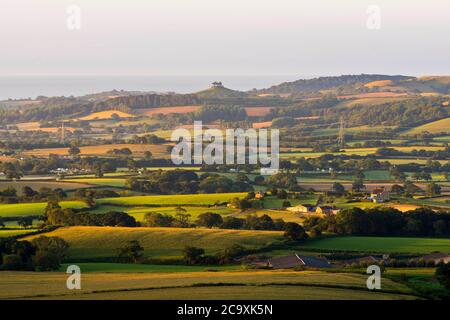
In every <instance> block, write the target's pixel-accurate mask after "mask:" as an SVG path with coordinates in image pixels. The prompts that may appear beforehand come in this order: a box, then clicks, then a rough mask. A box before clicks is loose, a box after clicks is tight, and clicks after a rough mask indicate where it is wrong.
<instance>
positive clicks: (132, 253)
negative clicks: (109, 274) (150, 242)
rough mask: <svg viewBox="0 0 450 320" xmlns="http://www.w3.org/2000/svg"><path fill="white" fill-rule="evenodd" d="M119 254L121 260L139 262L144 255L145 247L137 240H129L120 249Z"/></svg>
mask: <svg viewBox="0 0 450 320" xmlns="http://www.w3.org/2000/svg"><path fill="white" fill-rule="evenodd" d="M118 255H119V259H121V260H124V261H127V262H132V263H137V262H139V261H140V260H141V259H142V258H143V256H144V248H143V247H142V246H141V244H140V243H139V241H137V240H132V241H128V242H127V243H126V244H125V245H124V246H123V247H121V248H119V249H118Z"/></svg>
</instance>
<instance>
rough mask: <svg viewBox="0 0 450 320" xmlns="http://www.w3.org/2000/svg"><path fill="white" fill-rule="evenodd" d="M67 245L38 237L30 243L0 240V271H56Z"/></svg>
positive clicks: (56, 240) (59, 240) (55, 240)
mask: <svg viewBox="0 0 450 320" xmlns="http://www.w3.org/2000/svg"><path fill="white" fill-rule="evenodd" d="M68 248H69V245H68V243H67V242H66V241H64V240H63V239H61V238H58V237H46V236H40V237H37V238H35V239H33V240H32V241H31V242H30V241H26V240H22V241H18V240H16V239H13V238H2V239H0V270H28V271H33V270H35V271H51V270H58V269H59V268H60V265H61V262H62V261H63V260H64V258H65V257H66V254H67V250H68Z"/></svg>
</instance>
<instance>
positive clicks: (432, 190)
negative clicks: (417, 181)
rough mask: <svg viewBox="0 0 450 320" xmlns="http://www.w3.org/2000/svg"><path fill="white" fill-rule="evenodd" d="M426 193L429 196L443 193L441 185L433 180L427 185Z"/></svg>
mask: <svg viewBox="0 0 450 320" xmlns="http://www.w3.org/2000/svg"><path fill="white" fill-rule="evenodd" d="M426 194H427V196H429V197H435V196H438V195H440V194H441V186H440V185H438V184H436V183H434V182H432V183H429V184H428V185H427V188H426Z"/></svg>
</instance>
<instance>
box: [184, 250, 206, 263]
mask: <svg viewBox="0 0 450 320" xmlns="http://www.w3.org/2000/svg"><path fill="white" fill-rule="evenodd" d="M204 254H205V250H204V249H202V248H196V247H191V246H186V247H184V249H183V259H184V261H186V263H187V264H198V263H201V262H202V261H203V258H204V257H203V255H204Z"/></svg>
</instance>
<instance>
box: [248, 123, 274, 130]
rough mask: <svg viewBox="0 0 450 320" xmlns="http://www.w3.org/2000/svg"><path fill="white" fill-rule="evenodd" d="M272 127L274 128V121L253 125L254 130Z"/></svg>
mask: <svg viewBox="0 0 450 320" xmlns="http://www.w3.org/2000/svg"><path fill="white" fill-rule="evenodd" d="M271 126H272V121H265V122H253V124H252V127H253V129H263V128H270V127H271Z"/></svg>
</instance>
